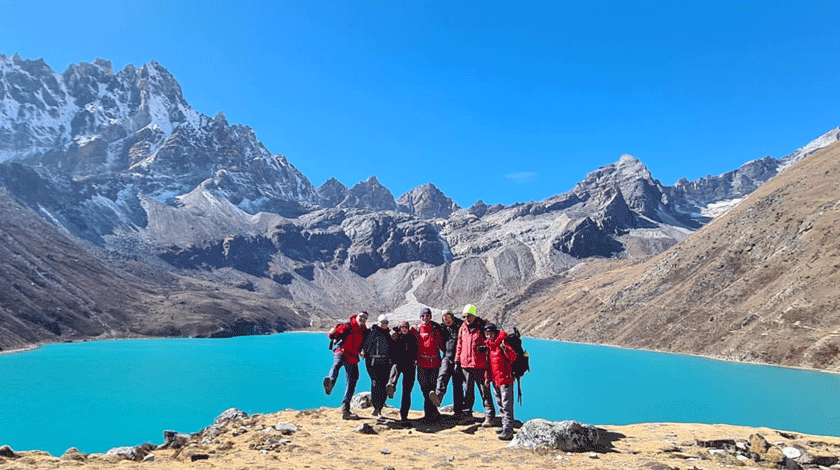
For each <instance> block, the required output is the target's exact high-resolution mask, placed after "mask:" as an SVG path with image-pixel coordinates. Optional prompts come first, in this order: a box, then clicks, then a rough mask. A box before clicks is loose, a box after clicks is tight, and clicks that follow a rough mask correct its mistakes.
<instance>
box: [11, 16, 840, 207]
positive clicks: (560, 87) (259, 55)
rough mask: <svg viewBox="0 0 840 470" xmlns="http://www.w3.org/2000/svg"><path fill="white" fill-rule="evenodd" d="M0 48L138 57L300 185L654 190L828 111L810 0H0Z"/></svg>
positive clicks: (49, 59)
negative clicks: (606, 182)
mask: <svg viewBox="0 0 840 470" xmlns="http://www.w3.org/2000/svg"><path fill="white" fill-rule="evenodd" d="M0 17H2V18H3V19H4V21H3V28H2V32H0V53H3V54H5V55H7V56H11V55H13V54H15V53H18V54H20V56H21V57H22V58H23V59H30V60H35V59H38V58H43V59H44V60H45V61H46V63H47V64H48V65H49V66H50V67H51V68H52V69H53V70H55V71H56V72H58V73H61V72H63V71H64V70H65V69H66V68H67V67H68V66H69V65H71V64H77V63H80V62H92V61H93V60H94V59H96V58H102V59H105V60H109V61H111V62H112V64H113V66H114V70H115V72H117V71H119V70H122V69H123V68H124V67H125V66H126V65H128V64H133V65H136V66H141V65H143V64H146V63H149V62H151V61H157V62H158V63H160V64H161V65H163V66H164V67H166V68H167V69H168V70H169V71H170V72H171V73H172V74H173V76H174V77H175V78H176V79H177V80H178V82H179V83H180V85H181V88H182V90H183V94H184V97H185V99H186V100H187V102H188V103H190V105H191V106H192V107H193V108H195V109H196V110H197V111H199V112H201V113H203V114H206V115H209V116H213V115H215V114H216V113H218V112H220V111H221V112H224V114H225V116H226V117H227V119H228V121H229V122H231V123H232V124H243V125H248V126H250V127H252V128H253V129H254V131H255V132H256V134H257V137H258V138H259V139H260V140H261V141H262V142H263V143H264V144H265V146H266V147H267V148H268V149H269V150H270V151H271V152H273V153H280V154H283V155H285V156H286V157H287V158H288V160H289V161H290V162H291V163H292V164H293V165H295V166H296V167H297V168H298V169H299V170H300V171H301V172H303V174H304V175H306V177H307V178H309V179H310V181H311V182H312V183H313V184H315V185H316V186H319V185H321V184H322V183H323V182H324V181H326V180H327V179H329V178H330V177H335V178H336V179H338V180H339V181H341V182H342V183H344V184H345V185H346V186H348V187H352V186H353V185H354V184H356V183H357V182H359V181H364V180H367V179H368V178H369V177H370V176H372V175H376V176H377V178H378V179H379V181H380V182H381V183H382V184H383V185H384V186H386V187H387V188H388V189H390V190H391V191H392V192H393V193H394V196H395V197H399V196H400V195H401V194H403V193H404V192H406V191H409V190H411V189H412V188H414V187H417V186H419V185H422V184H425V183H429V182H431V183H434V184H435V186H437V187H438V188H440V189H441V190H442V191H443V192H444V193H446V194H447V195H448V196H449V197H451V198H453V199H454V200H455V201H456V202H457V203H458V204H459V205H461V206H463V207H467V206H470V205H472V204H473V203H474V202H475V201H477V200H479V199H481V200H484V202H486V203H488V204H493V203H503V204H511V203H514V202H527V201H531V200H542V199H545V198H547V197H550V196H552V195H555V194H560V193H563V192H566V191H569V190H571V189H572V188H573V187H574V184H575V183H577V182H578V181H581V180H582V179H583V178H584V177H585V176H586V175H587V174H588V173H589V172H591V171H593V170H595V169H597V168H598V167H600V166H603V165H607V164H610V163H613V162H616V161H618V159H619V158H620V157H621V155H622V154H630V155H633V156H635V157H637V158H638V159H640V160H641V161H642V162H643V163H645V165H647V166H648V168H649V169H650V171H651V174H652V175H653V177H654V178H657V179H659V180H660V181H661V182H662V183H663V184H666V185H672V184H673V183H674V182H675V181H676V180H677V179H679V178H680V177H687V178H688V179H696V178H699V177H703V176H706V175H710V174H711V175H717V174H721V173H724V172H727V171H730V170H734V169H736V168H738V167H739V166H740V165H742V164H743V163H745V162H747V161H749V160H753V159H757V158H762V157H764V156H767V155H770V156H773V157H777V158H779V157H782V156H785V155H787V154H789V153H791V152H793V151H794V150H796V149H797V148H799V147H801V146H803V145H805V144H807V143H808V142H809V141H811V140H813V139H815V138H816V137H818V136H820V135H821V134H823V133H824V132H826V131H828V130H830V129H832V128H834V127H837V126H840V115H838V110H840V96H838V93H836V92H835V90H836V88H837V84H838V78H837V77H838V74H837V73H836V66H832V65H831V64H837V63H840V11H838V9H837V8H836V5H834V4H831V3H829V2H808V3H798V2H749V3H747V2H738V3H734V4H733V3H726V4H724V3H723V2H712V3H710V2H663V1H652V2H599V1H595V2H585V3H573V2H563V1H559V2H556V1H553V2H543V1H533V2H494V1H481V2H473V1H464V2H444V1H434V0H430V1H422V2H421V1H415V2H411V1H404V2H392V1H365V0H362V1H358V2H339V1H337V0H336V1H318V2H315V1H313V2H292V1H289V2H252V1H245V2H234V1H216V2H175V1H157V2H124V1H111V2H99V1H97V2H65V3H56V4H51V5H50V7H49V8H44V6H43V5H39V4H38V2H31V1H18V0H0Z"/></svg>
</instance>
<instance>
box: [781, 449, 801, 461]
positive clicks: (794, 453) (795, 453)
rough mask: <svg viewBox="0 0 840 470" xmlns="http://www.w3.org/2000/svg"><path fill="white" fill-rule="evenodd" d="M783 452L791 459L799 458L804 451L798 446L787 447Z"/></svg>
mask: <svg viewBox="0 0 840 470" xmlns="http://www.w3.org/2000/svg"><path fill="white" fill-rule="evenodd" d="M782 453H783V454H784V455H785V457H787V458H789V459H798V458H799V457H802V452H801V451H800V450H799V449H797V448H796V447H785V448H784V449H782Z"/></svg>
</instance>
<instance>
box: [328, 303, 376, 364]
mask: <svg viewBox="0 0 840 470" xmlns="http://www.w3.org/2000/svg"><path fill="white" fill-rule="evenodd" d="M347 328H350V335H348V336H347V338H345V339H344V343H343V344H342V345H341V347H340V348H338V349H336V350H335V353H336V354H338V352H339V351H341V352H343V353H344V357H346V358H347V362H349V363H350V364H358V363H359V351H360V350H361V349H362V342H364V340H365V330H367V326H365V327H362V326H361V325H359V322H358V321H357V320H356V315H352V316H351V317H350V324H349V325H347V324H343V325H338V326H337V327H335V330H334V331H333V332H332V333H331V334H330V335H329V337H330V339H335V338H338V337H339V336H341V334H342V333H344V332H345V331H346V330H347Z"/></svg>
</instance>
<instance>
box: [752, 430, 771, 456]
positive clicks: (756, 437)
mask: <svg viewBox="0 0 840 470" xmlns="http://www.w3.org/2000/svg"><path fill="white" fill-rule="evenodd" d="M769 449H770V443H769V442H767V439H765V438H764V436H762V435H761V434H753V435H752V436H750V452H753V453H756V454H758V455H760V456H761V455H764V454H766V453H767V451H768V450H769Z"/></svg>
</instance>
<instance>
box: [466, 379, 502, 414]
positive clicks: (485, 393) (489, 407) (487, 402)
mask: <svg viewBox="0 0 840 470" xmlns="http://www.w3.org/2000/svg"><path fill="white" fill-rule="evenodd" d="M462 370H463V371H464V413H467V414H472V412H473V406H474V405H475V387H478V393H479V394H480V395H481V401H482V403H483V404H484V416H485V417H486V418H490V419H494V418H495V417H496V408H495V407H494V406H493V397H492V396H491V395H490V390H489V389H488V388H487V387H486V386H485V385H484V373H485V369H475V368H472V367H463V368H462Z"/></svg>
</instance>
